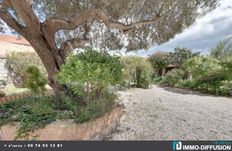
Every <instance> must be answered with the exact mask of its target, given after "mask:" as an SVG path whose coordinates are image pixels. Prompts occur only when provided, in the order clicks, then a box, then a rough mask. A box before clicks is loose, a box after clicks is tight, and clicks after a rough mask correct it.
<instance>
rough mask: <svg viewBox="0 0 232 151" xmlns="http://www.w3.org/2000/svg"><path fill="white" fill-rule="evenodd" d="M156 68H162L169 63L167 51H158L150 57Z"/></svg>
mask: <svg viewBox="0 0 232 151" xmlns="http://www.w3.org/2000/svg"><path fill="white" fill-rule="evenodd" d="M149 60H150V62H151V64H152V66H153V68H154V69H162V68H164V67H165V66H167V65H168V64H169V54H168V53H167V52H156V53H155V54H153V55H151V56H150V57H149Z"/></svg>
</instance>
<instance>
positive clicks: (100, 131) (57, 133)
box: [0, 106, 123, 140]
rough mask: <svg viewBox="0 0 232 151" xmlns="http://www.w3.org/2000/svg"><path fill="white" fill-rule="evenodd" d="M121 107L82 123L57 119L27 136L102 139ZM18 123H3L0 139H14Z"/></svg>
mask: <svg viewBox="0 0 232 151" xmlns="http://www.w3.org/2000/svg"><path fill="white" fill-rule="evenodd" d="M122 113H123V107H122V106H118V107H116V108H114V109H113V110H112V111H111V112H110V113H107V114H106V115H104V116H103V117H101V118H98V119H96V120H94V121H90V122H86V123H83V124H76V123H75V122H74V121H73V120H68V121H57V122H53V123H52V124H50V125H48V126H46V127H45V128H43V129H38V130H36V131H35V132H33V133H32V134H30V136H29V137H28V138H27V139H28V140H31V139H32V138H35V137H36V140H103V139H105V138H106V137H107V136H108V135H110V134H111V133H112V132H113V131H114V130H115V128H116V127H117V125H118V123H119V121H120V118H121V115H122ZM18 126H19V125H18V124H15V125H10V124H8V125H5V126H2V127H1V128H0V140H14V139H15V136H16V131H17V128H18Z"/></svg>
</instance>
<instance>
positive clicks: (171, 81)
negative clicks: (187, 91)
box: [161, 69, 184, 86]
mask: <svg viewBox="0 0 232 151" xmlns="http://www.w3.org/2000/svg"><path fill="white" fill-rule="evenodd" d="M183 76H184V71H183V70H181V69H173V70H171V71H169V72H168V73H167V74H166V75H165V77H164V78H163V80H162V81H161V84H167V85H169V86H175V85H176V84H177V83H178V82H179V81H180V80H182V78H183Z"/></svg>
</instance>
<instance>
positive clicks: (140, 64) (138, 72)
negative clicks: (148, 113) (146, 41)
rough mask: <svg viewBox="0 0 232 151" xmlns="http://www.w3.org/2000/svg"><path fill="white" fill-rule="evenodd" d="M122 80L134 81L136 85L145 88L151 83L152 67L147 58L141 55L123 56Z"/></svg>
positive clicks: (130, 82)
mask: <svg viewBox="0 0 232 151" xmlns="http://www.w3.org/2000/svg"><path fill="white" fill-rule="evenodd" d="M122 64H123V68H124V71H123V74H124V80H125V81H128V82H129V84H132V83H134V84H135V85H136V86H137V87H141V88H147V87H148V86H149V84H150V83H151V79H152V75H153V68H152V65H151V63H150V62H149V60H148V59H147V58H143V57H135V56H129V57H123V58H122Z"/></svg>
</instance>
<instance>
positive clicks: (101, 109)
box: [75, 92, 117, 123]
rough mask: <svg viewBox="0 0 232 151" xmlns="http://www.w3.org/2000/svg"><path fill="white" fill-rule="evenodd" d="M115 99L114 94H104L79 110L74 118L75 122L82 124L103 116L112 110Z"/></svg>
mask: <svg viewBox="0 0 232 151" xmlns="http://www.w3.org/2000/svg"><path fill="white" fill-rule="evenodd" d="M116 98H117V97H116V95H115V94H113V93H108V92H104V94H102V95H101V96H100V97H99V98H97V99H96V100H95V101H92V102H90V103H88V104H87V105H86V106H83V107H81V108H79V110H77V113H76V116H75V121H76V122H77V123H83V122H86V121H89V120H93V119H96V118H99V117H101V116H103V115H104V114H105V113H107V112H109V111H111V110H112V108H113V106H114V104H115V101H114V100H115V99H116Z"/></svg>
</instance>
